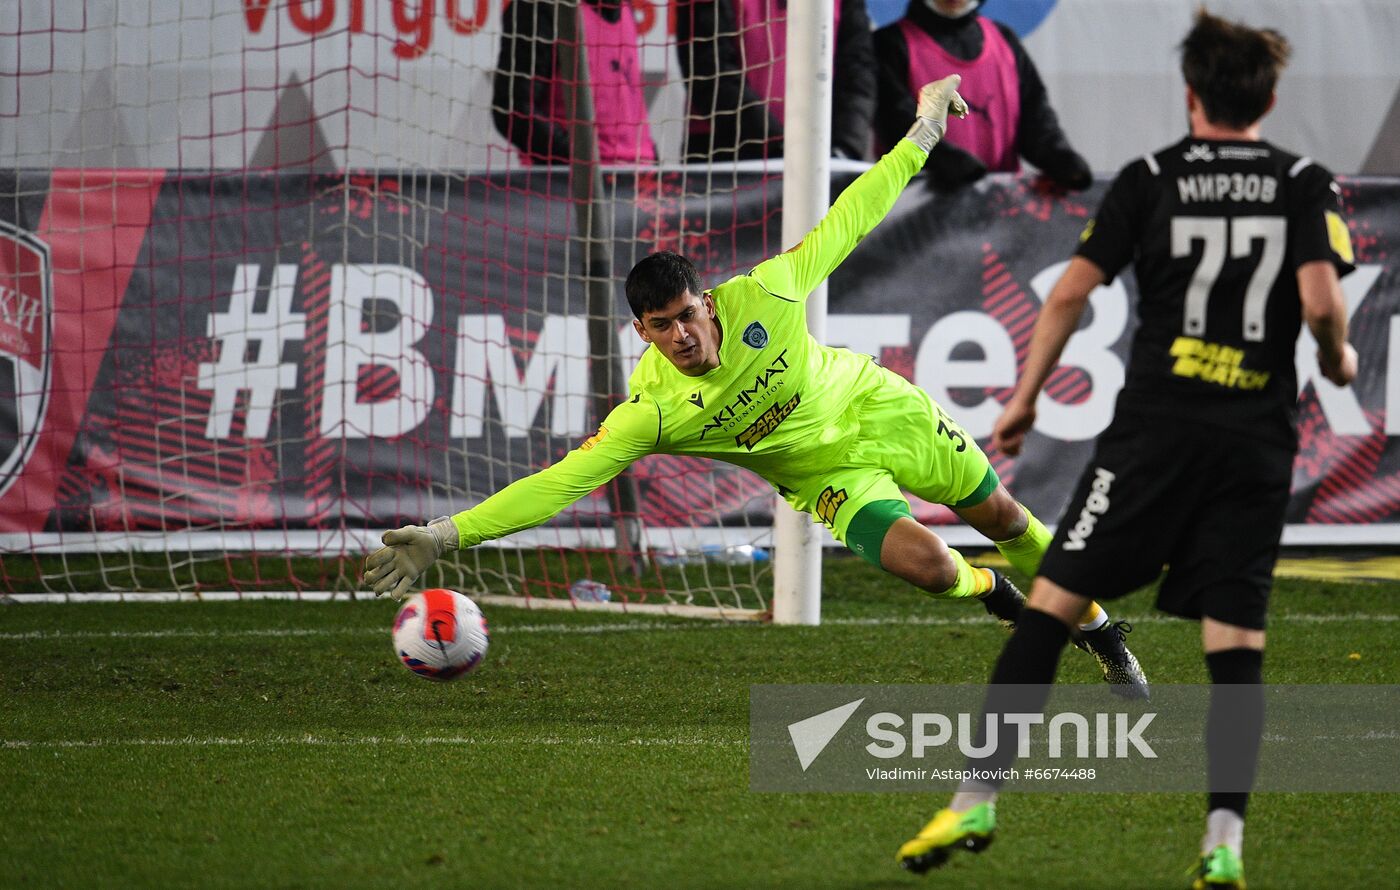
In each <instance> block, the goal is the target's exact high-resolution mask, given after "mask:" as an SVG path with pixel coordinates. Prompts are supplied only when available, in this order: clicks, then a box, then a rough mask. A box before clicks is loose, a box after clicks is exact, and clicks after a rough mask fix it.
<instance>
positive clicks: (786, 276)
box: [753, 74, 967, 301]
mask: <svg viewBox="0 0 1400 890" xmlns="http://www.w3.org/2000/svg"><path fill="white" fill-rule="evenodd" d="M961 82H962V78H961V77H959V76H958V75H956V74H954V75H951V76H949V77H945V78H943V79H942V80H938V81H934V82H933V83H930V84H925V85H924V87H923V88H922V89H921V90H919V111H918V117H916V118H915V119H914V124H913V126H911V127H910V128H909V132H908V133H907V134H906V135H905V137H904V138H903V139H901V140H899V142H898V143H897V144H896V145H895V147H894V148H892V149H890V151H889V152H888V153H887V154H886V155H885V156H884V157H883V158H881V159H880V161H879V163H877V164H876V165H875V166H873V167H871V168H870V169H869V170H867V171H865V172H864V173H862V174H861V175H860V176H859V177H857V179H856V181H855V182H853V183H851V184H850V185H849V186H847V187H846V190H845V191H844V192H842V193H841V197H839V198H837V199H836V203H834V204H832V205H831V209H830V210H828V211H827V213H826V216H825V217H823V218H822V221H821V222H820V223H818V224H817V227H816V228H815V229H813V230H812V231H811V232H810V233H809V234H808V235H807V237H806V238H804V239H802V243H801V244H799V245H797V246H796V247H794V248H793V249H791V250H789V251H788V252H787V253H784V254H780V255H779V256H775V257H773V258H772V259H770V260H766V261H764V262H762V263H760V264H759V265H758V266H757V267H756V268H755V269H754V270H753V277H754V278H755V279H756V280H757V281H758V283H759V284H761V285H762V286H763V289H764V290H766V291H768V292H769V293H771V294H773V295H774V296H777V297H781V298H783V299H785V300H794V301H800V300H805V299H807V295H808V294H810V293H811V292H812V291H813V289H815V288H816V286H817V285H819V284H821V283H822V281H824V280H825V279H826V278H827V276H829V275H830V274H831V273H832V271H833V270H835V269H836V267H837V266H839V265H840V264H841V261H842V260H844V259H845V258H846V257H847V256H849V255H850V253H851V251H852V250H855V248H856V245H857V244H859V243H860V242H861V240H862V239H864V238H865V236H866V235H868V234H870V230H871V229H873V228H875V226H876V225H878V224H879V222H880V220H882V219H884V218H885V215H886V214H888V213H889V212H890V208H891V207H893V206H894V202H895V200H896V199H897V198H898V197H899V193H900V192H902V191H903V190H904V187H905V186H906V185H908V184H909V180H910V179H912V178H913V177H914V174H916V173H918V172H919V170H921V169H922V168H923V166H924V161H926V160H928V153H929V151H930V150H932V149H933V147H934V146H935V145H937V144H938V141H939V140H940V139H942V138H943V133H944V130H945V129H946V127H947V123H948V114H949V112H951V113H953V114H955V115H957V116H958V117H966V116H967V103H965V102H964V101H963V99H962V97H961V96H959V95H958V84H959V83H961Z"/></svg>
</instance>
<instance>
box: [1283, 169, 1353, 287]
mask: <svg viewBox="0 0 1400 890" xmlns="http://www.w3.org/2000/svg"><path fill="white" fill-rule="evenodd" d="M1298 180H1299V181H1298V182H1297V183H1296V184H1295V187H1294V195H1295V197H1294V198H1293V200H1292V201H1291V202H1290V207H1289V219H1288V249H1289V253H1290V255H1291V256H1292V258H1293V259H1292V263H1293V268H1294V269H1295V270H1296V269H1297V268H1298V267H1299V266H1301V265H1303V264H1304V263H1310V262H1314V261H1316V260H1331V261H1332V265H1334V266H1336V268H1337V274H1338V275H1339V276H1345V275H1347V274H1349V273H1351V272H1353V271H1355V270H1356V266H1355V263H1356V255H1355V253H1353V251H1352V247H1351V232H1350V230H1349V229H1348V228H1347V222H1346V217H1344V216H1343V215H1342V189H1341V186H1339V185H1337V181H1336V180H1335V179H1333V178H1332V174H1331V173H1330V172H1328V171H1327V170H1326V169H1325V168H1323V167H1319V166H1318V165H1317V164H1309V165H1308V166H1307V167H1305V168H1303V169H1302V170H1300V171H1299V172H1298Z"/></svg>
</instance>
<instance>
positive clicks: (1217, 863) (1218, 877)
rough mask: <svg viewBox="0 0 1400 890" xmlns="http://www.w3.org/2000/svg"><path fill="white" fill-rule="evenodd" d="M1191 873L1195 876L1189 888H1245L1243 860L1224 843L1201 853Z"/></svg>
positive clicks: (1226, 889)
mask: <svg viewBox="0 0 1400 890" xmlns="http://www.w3.org/2000/svg"><path fill="white" fill-rule="evenodd" d="M1191 874H1192V875H1194V876H1195V878H1196V879H1195V880H1194V881H1192V882H1191V890H1245V888H1244V861H1243V860H1241V859H1240V854H1238V853H1236V852H1235V851H1234V850H1231V849H1230V848H1229V847H1227V846H1225V845H1224V844H1221V845H1220V846H1218V847H1216V848H1215V849H1214V850H1211V851H1210V852H1209V853H1203V854H1201V861H1200V862H1199V863H1198V864H1197V865H1196V868H1195V869H1193V870H1192V872H1191Z"/></svg>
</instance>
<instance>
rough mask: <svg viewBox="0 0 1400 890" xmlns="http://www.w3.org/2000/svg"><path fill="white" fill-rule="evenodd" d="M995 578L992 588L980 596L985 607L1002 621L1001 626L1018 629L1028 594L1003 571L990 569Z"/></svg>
mask: <svg viewBox="0 0 1400 890" xmlns="http://www.w3.org/2000/svg"><path fill="white" fill-rule="evenodd" d="M988 571H990V572H991V573H992V577H993V578H994V579H995V583H994V584H992V589H991V590H989V591H987V592H986V593H984V594H982V595H981V596H979V597H978V599H979V600H981V601H982V605H983V607H985V608H986V610H987V612H988V613H989V614H991V616H992V617H993V618H995V619H996V620H998V621H1000V622H1001V626H1002V627H1004V628H1006V629H1007V630H1015V629H1016V619H1017V618H1018V617H1020V615H1021V609H1022V608H1023V607H1024V606H1025V605H1026V595H1025V594H1024V593H1022V592H1021V591H1019V590H1017V589H1016V585H1015V584H1012V583H1011V579H1010V578H1008V577H1006V576H1005V575H1003V574H1002V573H1001V572H998V571H995V570H993V569H988Z"/></svg>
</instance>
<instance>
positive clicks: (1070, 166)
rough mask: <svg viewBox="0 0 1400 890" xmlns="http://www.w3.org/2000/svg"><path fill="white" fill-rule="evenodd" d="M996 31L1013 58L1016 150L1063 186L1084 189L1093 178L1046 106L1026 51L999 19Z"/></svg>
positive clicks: (1047, 97)
mask: <svg viewBox="0 0 1400 890" xmlns="http://www.w3.org/2000/svg"><path fill="white" fill-rule="evenodd" d="M996 26H997V30H999V31H1000V32H1001V35H1002V36H1003V37H1004V38H1006V42H1007V44H1009V45H1010V47H1011V52H1012V54H1013V55H1014V56H1015V57H1016V75H1017V79H1018V80H1019V81H1020V84H1021V89H1020V94H1021V95H1020V98H1021V119H1020V122H1019V123H1018V125H1017V128H1016V153H1017V154H1019V155H1020V156H1021V157H1023V158H1025V159H1026V160H1027V161H1030V162H1031V163H1032V164H1034V165H1035V166H1036V167H1037V168H1038V169H1039V170H1040V171H1041V172H1043V173H1044V174H1045V175H1046V176H1048V177H1050V178H1051V179H1053V180H1054V181H1055V182H1057V183H1059V184H1060V185H1063V186H1065V187H1067V188H1073V189H1084V188H1088V187H1089V184H1090V183H1091V182H1092V181H1093V174H1092V173H1091V172H1090V170H1089V163H1088V162H1087V161H1085V160H1084V158H1083V156H1081V155H1080V154H1079V153H1078V152H1076V151H1075V150H1074V149H1073V148H1071V147H1070V144H1069V139H1067V138H1066V137H1065V131H1064V130H1062V129H1061V128H1060V118H1059V117H1058V116H1057V115H1056V114H1055V109H1053V108H1051V107H1050V94H1049V92H1048V91H1047V90H1046V89H1045V82H1044V81H1042V80H1041V79H1040V72H1039V71H1038V70H1036V67H1035V63H1034V62H1033V61H1031V57H1030V54H1029V53H1027V52H1026V48H1025V47H1024V46H1022V45H1021V41H1020V39H1019V38H1018V37H1017V36H1016V32H1015V31H1012V30H1011V29H1010V28H1008V27H1007V26H1006V25H1003V24H1002V23H1000V22H997V23H996Z"/></svg>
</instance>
